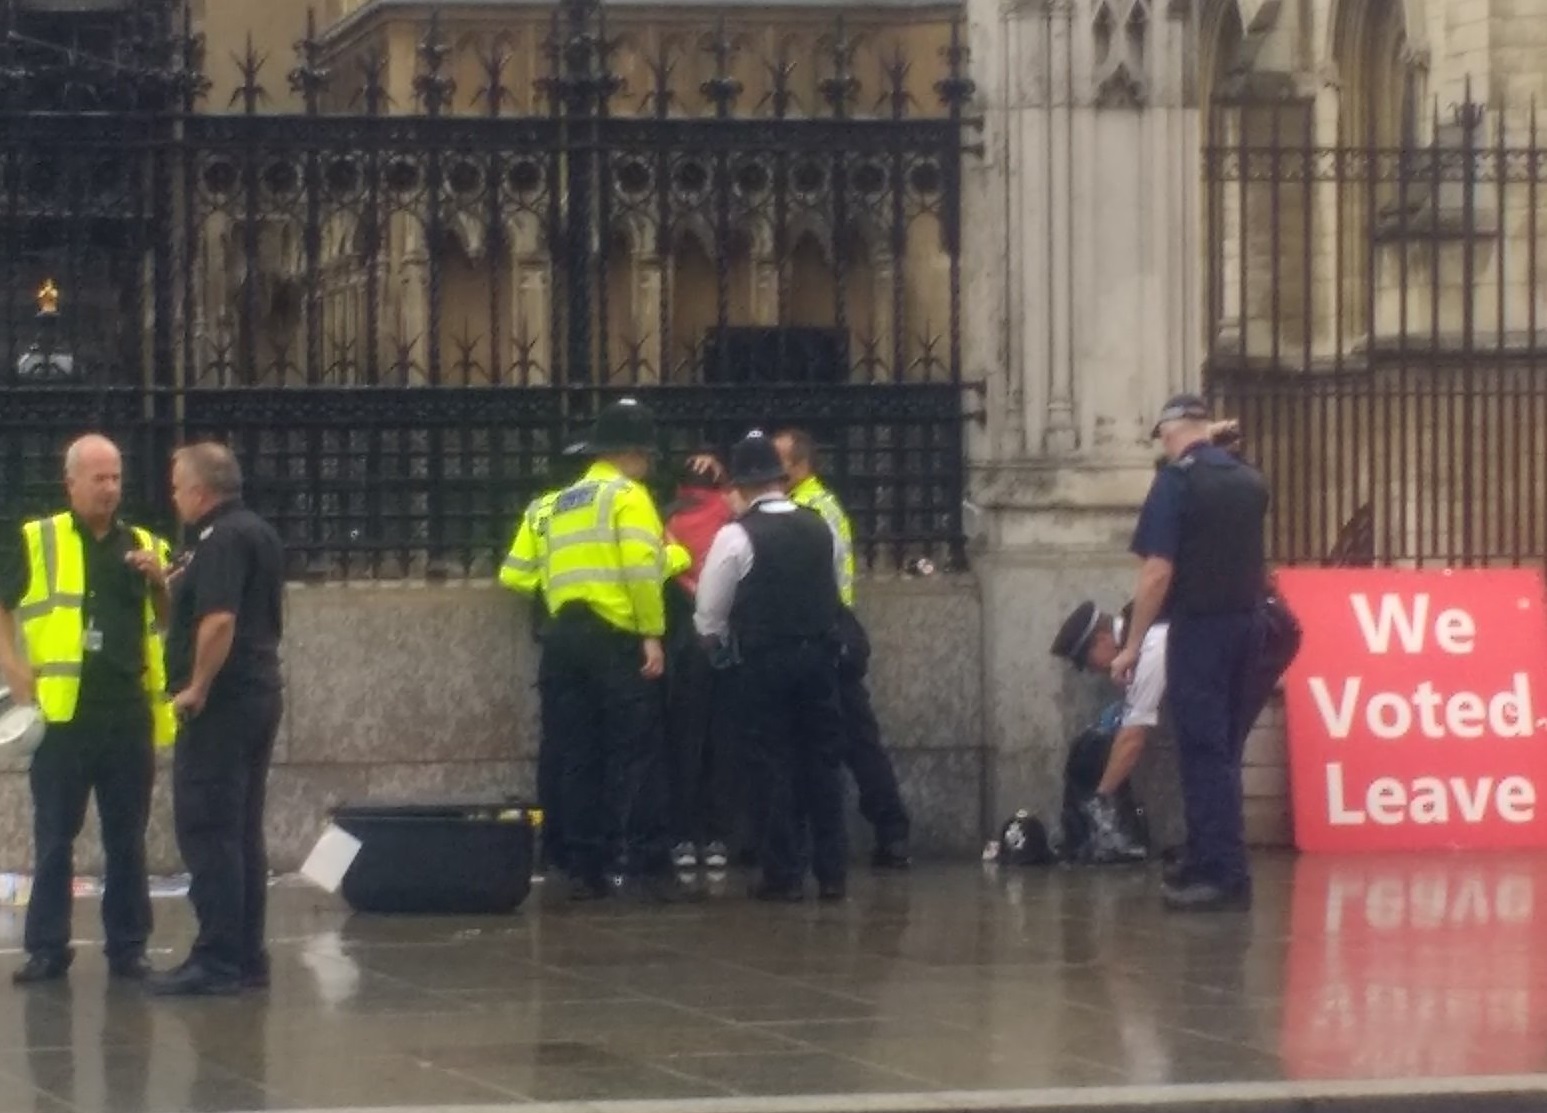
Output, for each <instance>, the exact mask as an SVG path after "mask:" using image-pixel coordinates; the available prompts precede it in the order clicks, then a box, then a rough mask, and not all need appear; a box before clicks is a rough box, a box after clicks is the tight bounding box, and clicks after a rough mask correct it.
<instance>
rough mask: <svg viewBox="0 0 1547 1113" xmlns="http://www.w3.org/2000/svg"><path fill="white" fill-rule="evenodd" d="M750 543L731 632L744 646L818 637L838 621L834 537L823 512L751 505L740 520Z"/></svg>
mask: <svg viewBox="0 0 1547 1113" xmlns="http://www.w3.org/2000/svg"><path fill="white" fill-rule="evenodd" d="M740 521H741V527H742V528H743V529H744V530H746V531H747V536H748V537H749V538H750V539H751V541H752V570H751V571H750V572H748V573H747V575H746V577H745V578H744V579H743V580H742V581H741V584H740V585H739V586H738V588H737V590H736V603H735V605H734V606H733V607H732V608H731V630H732V631H733V632H734V633H735V635H736V638H737V640H738V641H740V642H741V644H742V645H743V646H744V647H745V646H756V645H759V644H764V643H768V642H777V641H788V640H792V639H797V638H818V637H822V636H824V635H826V634H828V633H830V632H831V631H832V630H833V628H834V626H835V625H836V624H837V622H838V612H839V608H840V607H841V606H842V604H841V603H840V602H839V600H838V579H837V575H836V573H835V572H834V571H833V537H832V533H831V532H830V531H829V530H828V528H827V523H826V522H824V521H823V520H822V516H821V515H820V514H818V513H816V511H814V510H807V509H805V508H804V507H797V508H796V509H795V510H794V511H792V512H789V513H784V514H769V513H765V512H764V511H763V510H761V509H760V508H758V507H753V508H752V509H751V510H750V511H748V512H747V513H746V514H745V515H743V516H742V518H741V520H740Z"/></svg>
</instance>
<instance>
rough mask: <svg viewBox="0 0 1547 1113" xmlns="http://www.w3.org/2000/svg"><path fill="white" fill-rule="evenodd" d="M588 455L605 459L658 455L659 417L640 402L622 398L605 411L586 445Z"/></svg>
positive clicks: (634, 399) (597, 420)
mask: <svg viewBox="0 0 1547 1113" xmlns="http://www.w3.org/2000/svg"><path fill="white" fill-rule="evenodd" d="M583 444H584V446H585V447H584V449H583V451H585V452H586V453H588V454H589V455H592V456H605V455H607V454H608V453H612V452H654V451H655V449H656V435H655V414H653V413H652V412H651V411H650V407H649V406H646V405H645V404H644V403H643V402H640V401H639V400H638V399H636V398H620V399H619V400H618V401H616V402H613V403H611V404H610V405H609V406H607V408H606V409H604V410H602V412H601V413H600V414H598V415H597V417H596V424H595V425H593V426H591V434H590V436H588V437H586V439H585V441H584V442H583Z"/></svg>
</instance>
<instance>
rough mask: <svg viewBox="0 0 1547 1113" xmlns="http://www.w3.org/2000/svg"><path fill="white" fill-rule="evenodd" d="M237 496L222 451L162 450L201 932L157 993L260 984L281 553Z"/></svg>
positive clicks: (190, 862)
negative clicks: (181, 535) (177, 537)
mask: <svg viewBox="0 0 1547 1113" xmlns="http://www.w3.org/2000/svg"><path fill="white" fill-rule="evenodd" d="M241 496H242V472H241V468H240V466H239V465H238V464H237V462H236V458H235V457H234V456H233V455H232V454H231V451H230V449H228V448H225V447H224V446H222V445H216V444H195V445H190V446H188V447H187V448H183V449H180V450H178V452H177V454H176V455H175V456H174V457H173V463H172V500H173V502H175V503H176V504H177V513H178V516H179V517H180V518H182V520H183V521H184V522H185V523H187V526H188V542H189V548H188V549H187V550H186V551H185V552H184V553H183V554H182V555H181V557H180V559H179V561H178V563H177V566H176V569H175V571H174V574H173V579H172V622H171V629H170V631H169V632H168V636H167V678H168V685H169V689H170V691H171V692H173V693H174V695H173V700H172V703H173V706H174V707H175V708H176V709H177V713H178V716H179V718H180V720H181V728H180V730H179V731H178V737H177V751H176V755H175V759H174V762H173V769H172V778H173V780H172V789H173V811H174V816H175V820H176V825H177V842H178V847H179V849H180V850H181V851H182V855H183V861H184V862H185V863H186V864H187V866H188V872H189V873H190V874H191V875H192V880H191V884H190V887H189V892H188V896H189V899H190V900H191V901H192V902H193V907H194V912H195V913H196V914H197V916H198V920H199V935H198V938H197V940H195V942H194V945H193V950H192V953H191V954H190V955H189V957H188V959H187V961H185V962H184V963H183V964H182V965H181V966H179V967H177V968H176V969H175V970H173V971H171V972H169V973H167V974H163V975H160V976H159V977H157V978H156V979H155V980H154V981H153V982H152V983H151V989H152V991H153V992H155V993H157V994H160V995H163V996H186V995H208V994H229V993H235V992H237V991H238V990H239V989H240V988H242V987H244V986H245V987H248V988H261V987H263V986H266V985H267V984H268V979H269V963H268V954H267V952H266V951H265V949H264V942H263V925H264V914H265V910H266V906H267V896H268V888H267V887H268V857H267V854H266V851H265V847H264V841H263V806H264V796H265V789H266V787H267V783H268V773H269V761H270V759H271V758H272V757H273V753H274V738H275V735H276V734H277V733H278V731H279V719H280V713H281V710H282V702H281V696H280V674H279V640H280V635H281V631H282V625H283V624H282V617H281V615H282V609H283V602H284V583H285V554H284V547H283V545H282V544H281V542H280V539H279V535H278V534H276V533H275V532H274V530H273V529H272V528H271V527H270V526H269V525H268V523H267V522H265V521H263V519H261V518H259V517H258V516H257V515H256V514H254V513H253V512H252V511H250V510H248V509H247V508H246V507H244V506H243V505H242V500H241Z"/></svg>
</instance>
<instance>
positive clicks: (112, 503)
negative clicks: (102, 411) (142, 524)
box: [64, 433, 124, 530]
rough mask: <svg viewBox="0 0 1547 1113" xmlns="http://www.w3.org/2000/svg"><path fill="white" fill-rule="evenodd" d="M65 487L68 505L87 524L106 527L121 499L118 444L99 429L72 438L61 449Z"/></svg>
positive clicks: (121, 480)
mask: <svg viewBox="0 0 1547 1113" xmlns="http://www.w3.org/2000/svg"><path fill="white" fill-rule="evenodd" d="M64 487H65V492H66V494H68V496H69V499H70V509H71V510H73V511H75V513H76V514H77V515H78V516H79V517H80V518H81V520H83V521H84V522H86V523H87V524H88V525H90V526H92V527H94V528H96V529H98V530H105V529H106V528H107V527H108V526H110V525H111V524H112V522H113V520H114V519H115V518H117V517H118V507H119V504H120V503H121V502H122V501H123V493H124V464H123V456H122V455H121V454H120V453H119V451H118V446H117V445H116V444H114V443H113V442H112V441H110V440H108V439H107V438H106V437H104V436H102V435H101V434H99V433H88V434H87V435H86V436H84V437H79V438H77V439H76V440H75V441H73V442H71V444H70V447H69V448H67V449H65V453H64Z"/></svg>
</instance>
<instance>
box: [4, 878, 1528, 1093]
mask: <svg viewBox="0 0 1547 1113" xmlns="http://www.w3.org/2000/svg"><path fill="white" fill-rule="evenodd" d="M729 884H730V885H731V886H734V888H733V889H731V890H730V891H728V892H727V893H726V895H725V896H724V897H723V898H721V899H716V900H713V901H711V902H710V903H707V904H705V905H700V906H694V907H689V908H669V909H659V908H644V907H640V906H637V905H629V904H617V905H614V906H612V907H599V908H598V907H590V906H588V907H585V908H579V909H577V908H571V907H568V906H566V905H565V903H564V902H563V901H562V900H559V899H556V898H557V894H556V893H546V892H543V891H542V890H539V891H538V893H537V894H535V895H534V899H533V901H532V902H531V903H530V904H529V905H528V906H527V907H526V908H524V909H523V910H522V911H521V912H520V913H519V914H517V915H516V916H514V917H510V918H503V919H492V920H442V919H412V918H406V919H367V918H360V917H350V916H349V915H348V914H347V913H346V912H344V911H342V910H341V909H340V908H339V907H337V906H336V905H334V904H333V903H332V901H331V899H330V898H327V897H324V896H321V895H318V894H315V893H314V892H312V891H310V890H307V889H301V888H288V887H287V888H282V889H281V890H279V891H278V894H277V898H276V911H275V917H274V934H275V936H276V937H277V939H278V942H277V944H276V946H275V960H276V971H275V973H276V981H275V985H274V987H273V989H272V990H271V991H270V992H269V993H268V994H267V995H257V996H250V997H245V998H242V999H239V1000H234V1001H233V1000H221V1001H203V1002H176V1003H167V1002H153V1001H149V1000H147V999H145V998H144V997H142V995H141V994H140V993H139V992H137V991H135V990H133V989H127V988H125V987H122V986H110V985H109V984H108V983H107V980H106V975H105V969H104V965H103V961H102V959H101V957H100V955H98V954H97V953H95V950H94V948H92V946H91V945H90V944H86V945H84V946H83V949H82V953H81V954H80V956H79V958H78V960H77V963H76V968H75V971H74V973H73V974H72V978H71V982H70V984H69V985H67V986H55V987H45V988H43V989H41V990H33V991H30V992H25V993H23V992H20V991H15V990H12V989H11V988H10V987H9V986H8V985H6V986H4V987H3V988H0V1110H49V1111H54V1110H66V1109H70V1108H74V1109H80V1110H103V1109H110V1110H123V1111H125V1113H138V1111H141V1110H154V1111H165V1110H192V1111H215V1110H256V1109H265V1108H313V1109H315V1108H340V1107H383V1106H398V1107H401V1106H444V1105H452V1106H473V1105H480V1106H497V1105H505V1104H511V1103H521V1102H534V1101H536V1102H561V1101H587V1102H594V1101H609V1100H615V1099H636V1100H637V1099H695V1098H696V1099H707V1100H705V1101H703V1102H701V1103H697V1104H696V1105H695V1106H694V1107H695V1108H699V1109H703V1110H705V1111H710V1110H714V1111H726V1110H732V1109H734V1108H737V1107H738V1097H739V1096H778V1095H800V1094H822V1095H881V1094H888V1095H903V1094H913V1095H916V1096H915V1097H913V1098H911V1099H902V1098H898V1099H888V1100H889V1101H890V1104H887V1103H886V1102H877V1101H872V1102H871V1105H870V1106H869V1107H870V1108H877V1109H879V1108H883V1107H884V1108H898V1109H900V1108H905V1107H908V1106H909V1103H910V1102H911V1103H912V1106H913V1107H916V1108H921V1109H922V1108H974V1107H977V1108H988V1107H993V1108H1017V1107H1029V1106H1030V1105H1031V1104H1032V1103H1033V1102H1034V1101H1035V1100H1038V1099H1037V1098H1036V1096H1035V1095H1022V1096H1021V1097H1019V1098H1015V1099H1014V1100H1012V1096H1011V1095H1000V1096H999V1097H993V1096H991V1095H985V1094H978V1095H976V1096H966V1095H957V1096H954V1097H952V1096H948V1095H946V1093H945V1092H947V1091H994V1090H1045V1089H1046V1088H1049V1087H1080V1088H1087V1087H1103V1088H1105V1087H1129V1086H1141V1087H1145V1088H1146V1090H1144V1091H1142V1093H1148V1094H1161V1095H1164V1094H1165V1093H1167V1092H1171V1091H1166V1090H1165V1089H1163V1088H1165V1087H1169V1086H1172V1085H1175V1084H1187V1083H1284V1082H1286V1081H1287V1082H1291V1083H1296V1084H1300V1083H1307V1082H1319V1081H1326V1080H1334V1081H1335V1080H1347V1079H1377V1080H1380V1079H1385V1080H1395V1085H1397V1086H1406V1085H1408V1084H1409V1083H1410V1082H1411V1081H1412V1080H1415V1079H1422V1078H1424V1077H1430V1078H1440V1077H1452V1076H1463V1075H1515V1074H1534V1073H1535V1072H1538V1071H1542V1070H1543V1069H1544V1068H1547V941H1544V940H1543V927H1544V926H1547V924H1544V922H1543V921H1544V918H1547V857H1541V856H1533V857H1517V856H1500V857H1478V856H1469V857H1406V858H1386V859H1345V860H1325V859H1320V860H1319V859H1301V860H1298V861H1296V860H1292V859H1289V858H1278V859H1269V860H1265V861H1263V862H1262V863H1261V864H1260V870H1259V876H1258V901H1257V907H1256V909H1255V911H1254V912H1253V913H1251V914H1250V915H1229V916H1221V917H1215V918H1177V917H1173V916H1167V915H1166V914H1164V913H1163V912H1162V911H1161V910H1160V909H1159V908H1158V906H1157V902H1156V894H1155V889H1156V886H1157V884H1158V881H1157V878H1156V876H1155V875H1154V874H1153V873H1152V872H1149V871H1142V870H1141V871H1137V872H1133V871H1125V872H1100V871H1097V872H1090V871H1083V872H1073V871H1059V870H1048V871H1042V870H1036V871H1034V870H1010V871H1002V872H994V871H992V870H989V871H985V870H983V869H980V868H978V867H953V868H926V869H920V870H919V871H917V872H916V873H914V874H913V875H911V876H888V877H883V878H872V877H869V876H859V877H857V878H856V884H855V892H854V895H853V896H852V897H851V899H850V900H849V901H848V902H847V903H846V904H844V905H841V906H818V905H816V904H814V903H812V904H807V905H804V906H793V907H789V906H780V907H776V908H768V907H763V906H758V905H754V904H751V903H749V902H747V901H745V900H744V899H742V898H741V896H740V892H741V888H742V885H743V883H742V882H740V881H738V880H735V879H732V881H731V882H730V883H729ZM157 906H158V916H159V919H160V930H159V932H158V936H157V943H158V945H159V946H160V947H162V948H163V949H164V950H163V952H162V953H161V954H159V955H158V956H157V957H158V958H161V959H163V961H166V960H170V959H171V958H172V950H173V946H174V944H182V943H184V942H185V940H186V938H187V935H188V929H189V922H188V918H187V913H186V911H185V903H184V902H183V901H181V900H162V901H158V902H157ZM95 913H96V909H95V906H94V904H83V905H82V906H81V907H80V908H79V909H78V911H77V924H78V929H79V930H80V931H81V933H82V934H83V935H86V936H88V937H91V938H97V937H98V932H97V929H96V925H95V922H94V921H95ZM19 934H20V924H19V920H18V917H17V915H16V914H15V913H14V912H3V913H0V939H3V940H5V941H6V945H7V946H10V947H13V948H14V947H15V946H16V941H17V939H18V938H19ZM11 961H12V962H15V961H19V956H18V955H16V954H15V952H14V951H13V957H12V959H11ZM1490 1085H1493V1084H1490ZM1096 1092H1097V1091H1092V1094H1093V1095H1094V1094H1095V1093H1096ZM1099 1092H1101V1093H1108V1092H1110V1093H1112V1094H1114V1095H1117V1096H1122V1095H1125V1094H1126V1095H1127V1096H1129V1097H1132V1096H1133V1095H1134V1094H1136V1093H1141V1091H1129V1090H1113V1091H1106V1090H1102V1091H1099ZM1189 1092H1192V1091H1174V1092H1172V1093H1174V1095H1175V1096H1178V1097H1180V1096H1184V1095H1185V1094H1187V1093H1189ZM1239 1092H1240V1093H1250V1092H1254V1091H1251V1090H1243V1091H1239ZM1262 1092H1263V1093H1267V1092H1268V1091H1267V1090H1264V1091H1262ZM1273 1092H1276V1093H1281V1092H1282V1091H1273ZM867 1100H869V1099H867ZM1114 1100H1115V1098H1114ZM755 1105H756V1103H753V1105H752V1106H748V1107H749V1108H751V1107H755ZM843 1105H844V1103H843V1102H840V1101H838V1100H836V1099H833V1098H824V1099H822V1100H821V1101H817V1102H811V1103H807V1106H806V1107H807V1108H809V1109H811V1110H836V1109H839V1108H842V1107H843ZM794 1107H795V1106H793V1105H791V1106H790V1108H794ZM848 1107H849V1108H856V1109H857V1108H862V1107H865V1102H864V1101H863V1100H859V1099H858V1098H856V1099H855V1100H853V1101H850V1102H849V1103H848ZM1192 1107H1194V1108H1196V1107H1197V1106H1192ZM1532 1107H1533V1106H1530V1105H1527V1106H1524V1108H1532ZM1534 1107H1535V1108H1547V1096H1544V1097H1542V1099H1541V1103H1540V1104H1539V1105H1536V1106H1534ZM1285 1108H1288V1106H1285ZM1296 1108H1299V1106H1296ZM1408 1108H1415V1107H1413V1106H1408ZM1426 1108H1427V1107H1426ZM1455 1108H1477V1106H1476V1105H1474V1104H1472V1103H1469V1102H1468V1103H1462V1104H1458V1105H1456V1106H1455Z"/></svg>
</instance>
